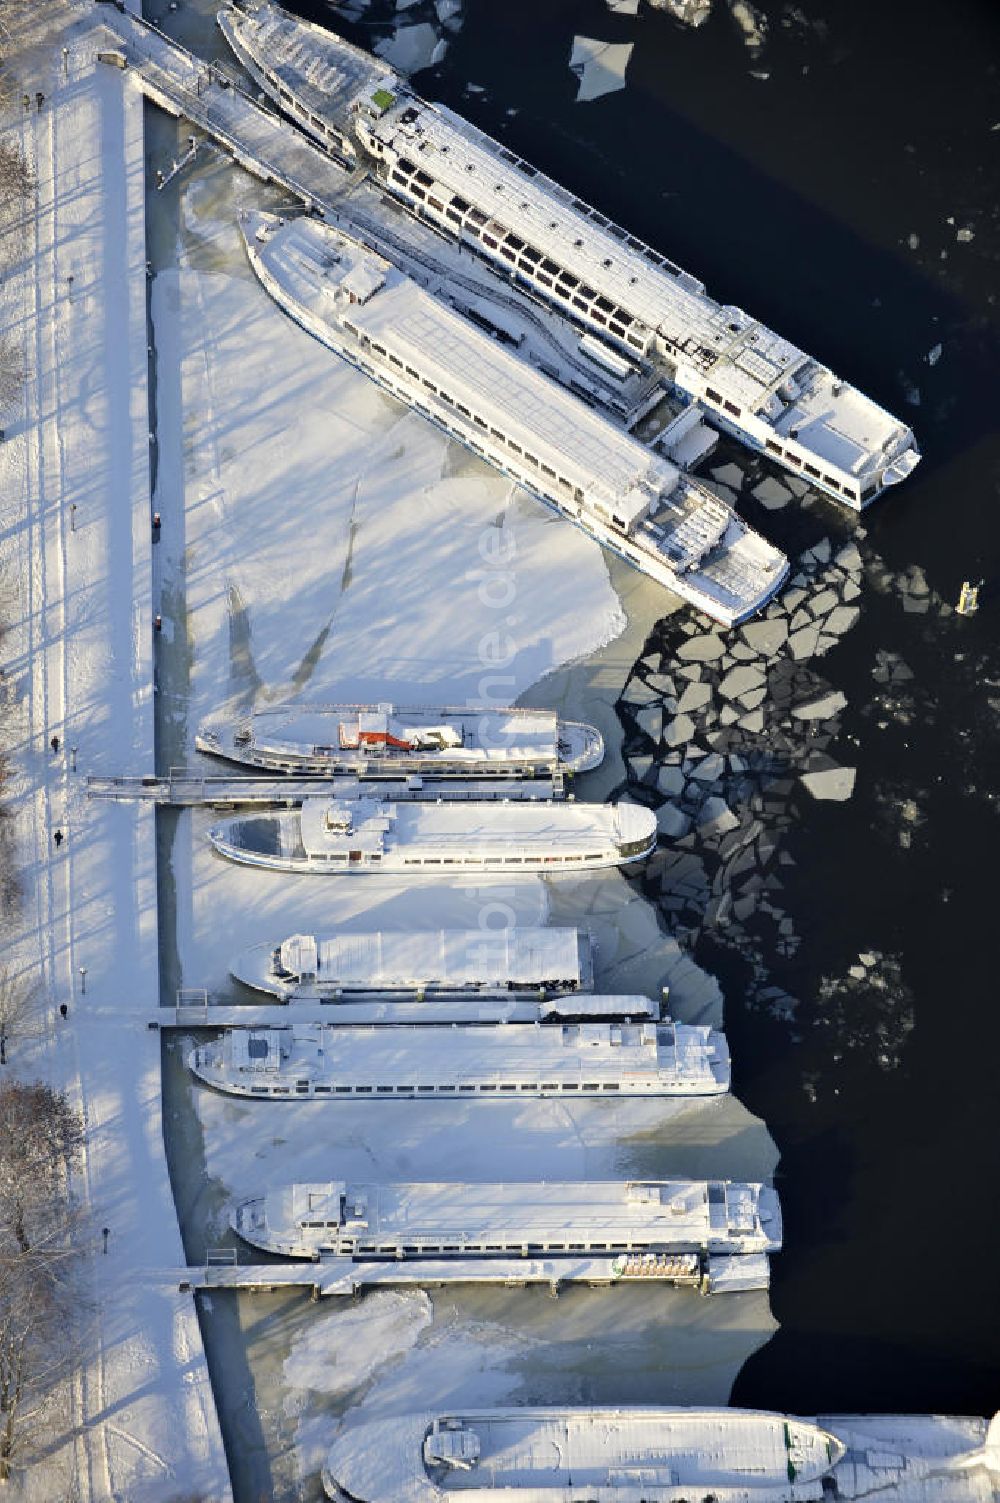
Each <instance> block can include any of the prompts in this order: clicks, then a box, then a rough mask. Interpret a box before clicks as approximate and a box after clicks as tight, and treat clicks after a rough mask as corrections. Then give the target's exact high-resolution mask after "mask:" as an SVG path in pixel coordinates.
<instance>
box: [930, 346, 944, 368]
mask: <svg viewBox="0 0 1000 1503" xmlns="http://www.w3.org/2000/svg"><path fill="white" fill-rule="evenodd" d="M940 359H941V346H940V345H939V344H936V345H934V346H933V348H931V349H929V350H928V351H927V364H928V365H937V363H938V361H939V360H940Z"/></svg>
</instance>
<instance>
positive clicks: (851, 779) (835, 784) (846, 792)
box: [801, 767, 858, 802]
mask: <svg viewBox="0 0 1000 1503" xmlns="http://www.w3.org/2000/svg"><path fill="white" fill-rule="evenodd" d="M857 775H858V771H857V768H856V767H824V768H821V769H820V770H819V771H818V772H804V773H802V776H801V782H802V786H803V788H805V790H806V792H807V793H811V794H812V796H813V798H815V799H830V800H835V801H837V802H842V801H843V800H844V799H848V798H850V796H851V794H852V793H853V792H854V783H855V779H856V778H857Z"/></svg>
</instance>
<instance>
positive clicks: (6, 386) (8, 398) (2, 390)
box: [0, 334, 24, 414]
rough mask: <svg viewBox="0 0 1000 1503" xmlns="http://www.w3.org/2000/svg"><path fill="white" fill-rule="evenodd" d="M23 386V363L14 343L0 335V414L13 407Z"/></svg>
mask: <svg viewBox="0 0 1000 1503" xmlns="http://www.w3.org/2000/svg"><path fill="white" fill-rule="evenodd" d="M23 386H24V361H23V360H22V358H21V351H20V350H19V349H18V347H17V345H16V344H15V343H14V341H13V340H12V339H10V338H8V337H6V336H5V335H3V334H0V414H2V413H4V412H6V411H7V410H8V408H10V407H13V405H14V403H15V402H16V401H17V399H18V397H19V396H20V395H21V388H22V387H23Z"/></svg>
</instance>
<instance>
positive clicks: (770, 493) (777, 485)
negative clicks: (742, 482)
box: [750, 475, 792, 511]
mask: <svg viewBox="0 0 1000 1503" xmlns="http://www.w3.org/2000/svg"><path fill="white" fill-rule="evenodd" d="M750 494H751V496H754V497H756V499H757V500H758V501H759V502H760V504H761V506H766V507H767V509H768V511H780V509H781V508H782V507H783V506H787V505H788V503H789V501H791V499H792V493H791V491H790V490H789V489H788V487H787V486H785V485H782V484H781V481H780V480H775V479H773V477H772V476H770V475H769V476H768V477H767V479H766V480H762V481H761V482H760V485H755V486H754V488H753V490H752V491H751V492H750Z"/></svg>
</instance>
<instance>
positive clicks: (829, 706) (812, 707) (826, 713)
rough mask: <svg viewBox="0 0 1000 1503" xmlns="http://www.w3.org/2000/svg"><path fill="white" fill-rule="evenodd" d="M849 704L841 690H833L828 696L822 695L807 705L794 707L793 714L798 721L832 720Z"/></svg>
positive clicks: (808, 701)
mask: <svg viewBox="0 0 1000 1503" xmlns="http://www.w3.org/2000/svg"><path fill="white" fill-rule="evenodd" d="M846 704H847V697H846V695H844V694H841V692H840V690H839V689H831V690H830V691H829V693H827V694H821V695H820V696H819V697H818V698H817V699H810V700H807V701H806V703H805V704H799V705H793V706H792V714H793V715H794V716H795V717H796V719H797V720H830V719H831V718H832V717H833V716H834V715H837V714H839V712H840V711H841V710H842V709H843V708H844V706H845V705H846Z"/></svg>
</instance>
